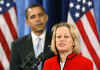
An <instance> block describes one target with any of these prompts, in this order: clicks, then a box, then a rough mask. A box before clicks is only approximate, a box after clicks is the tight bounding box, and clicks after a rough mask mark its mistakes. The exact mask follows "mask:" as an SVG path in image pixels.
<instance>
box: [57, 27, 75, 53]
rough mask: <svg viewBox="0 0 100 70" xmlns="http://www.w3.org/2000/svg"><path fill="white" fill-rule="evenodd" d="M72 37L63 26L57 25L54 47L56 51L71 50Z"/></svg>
mask: <svg viewBox="0 0 100 70" xmlns="http://www.w3.org/2000/svg"><path fill="white" fill-rule="evenodd" d="M73 45H74V43H73V39H72V36H71V33H70V30H69V29H68V28H67V27H65V26H62V27H59V28H57V30H56V48H57V50H58V52H59V53H60V52H72V49H73Z"/></svg>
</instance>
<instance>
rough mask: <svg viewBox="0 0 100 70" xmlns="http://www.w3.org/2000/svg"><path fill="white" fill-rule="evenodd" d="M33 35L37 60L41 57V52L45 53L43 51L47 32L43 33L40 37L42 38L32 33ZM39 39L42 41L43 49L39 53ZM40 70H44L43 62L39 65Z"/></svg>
mask: <svg viewBox="0 0 100 70" xmlns="http://www.w3.org/2000/svg"><path fill="white" fill-rule="evenodd" d="M31 35H32V42H33V49H34V52H35V57H36V58H37V57H38V56H39V54H40V53H41V52H43V50H44V45H45V35H46V31H44V32H43V33H42V35H40V36H36V35H35V34H34V33H33V32H31ZM38 38H40V39H41V41H40V47H41V49H39V50H38V52H37V51H36V50H37V44H38ZM38 70H42V62H40V64H39V65H38Z"/></svg>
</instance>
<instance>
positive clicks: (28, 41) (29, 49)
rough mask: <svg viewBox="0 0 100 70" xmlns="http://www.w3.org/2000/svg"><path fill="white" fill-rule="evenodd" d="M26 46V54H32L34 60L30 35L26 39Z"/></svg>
mask: <svg viewBox="0 0 100 70" xmlns="http://www.w3.org/2000/svg"><path fill="white" fill-rule="evenodd" d="M26 43H27V44H26V46H27V48H26V49H27V53H28V54H32V56H34V58H35V53H34V48H33V43H32V36H31V34H30V35H28V37H27V39H26Z"/></svg>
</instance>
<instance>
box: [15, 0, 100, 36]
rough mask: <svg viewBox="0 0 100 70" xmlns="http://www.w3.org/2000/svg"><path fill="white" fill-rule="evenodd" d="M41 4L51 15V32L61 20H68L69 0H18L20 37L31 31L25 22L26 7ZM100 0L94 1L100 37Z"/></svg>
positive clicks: (49, 27) (48, 24) (48, 25)
mask: <svg viewBox="0 0 100 70" xmlns="http://www.w3.org/2000/svg"><path fill="white" fill-rule="evenodd" d="M36 3H38V4H41V5H42V6H43V7H44V8H45V11H46V12H47V14H48V16H49V21H48V23H47V30H48V32H50V30H51V27H52V26H53V25H54V24H56V23H58V22H59V21H67V12H68V4H69V0H16V5H17V6H16V7H17V13H18V29H19V33H18V34H19V37H23V36H24V35H26V34H28V33H29V32H30V28H29V27H28V26H27V25H26V24H25V9H26V8H27V7H28V6H29V5H32V4H36ZM99 3H100V0H95V1H94V9H95V15H96V22H97V23H96V25H97V29H98V32H99V37H100V13H99V12H100V4H99Z"/></svg>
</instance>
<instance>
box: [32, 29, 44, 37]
mask: <svg viewBox="0 0 100 70" xmlns="http://www.w3.org/2000/svg"><path fill="white" fill-rule="evenodd" d="M32 32H33V33H34V34H35V35H36V36H40V35H42V34H43V32H44V30H41V31H32Z"/></svg>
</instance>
